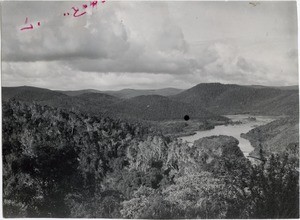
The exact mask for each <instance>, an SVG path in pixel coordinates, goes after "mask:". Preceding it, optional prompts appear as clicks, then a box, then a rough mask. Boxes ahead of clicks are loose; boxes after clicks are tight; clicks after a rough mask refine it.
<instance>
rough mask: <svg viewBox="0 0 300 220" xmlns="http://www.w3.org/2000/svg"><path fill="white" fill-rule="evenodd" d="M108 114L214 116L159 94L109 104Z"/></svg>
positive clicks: (161, 117)
mask: <svg viewBox="0 0 300 220" xmlns="http://www.w3.org/2000/svg"><path fill="white" fill-rule="evenodd" d="M109 114H111V115H118V116H119V117H128V118H132V117H133V118H140V119H144V120H155V121H157V120H170V119H182V118H183V117H184V116H185V115H189V116H190V118H191V119H193V118H198V119H200V118H211V117H216V115H215V114H212V113H210V112H208V111H207V110H205V109H204V108H195V107H194V106H192V105H190V104H186V103H182V102H178V101H174V100H171V99H169V98H167V97H164V96H159V95H148V96H138V97H134V98H131V99H127V100H123V101H121V102H118V103H116V104H114V105H111V106H110V108H109Z"/></svg>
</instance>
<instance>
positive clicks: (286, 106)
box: [171, 83, 299, 115]
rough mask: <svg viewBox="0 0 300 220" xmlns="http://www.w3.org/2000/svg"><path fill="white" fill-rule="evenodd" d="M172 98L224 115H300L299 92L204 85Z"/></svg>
mask: <svg viewBox="0 0 300 220" xmlns="http://www.w3.org/2000/svg"><path fill="white" fill-rule="evenodd" d="M171 98H172V99H173V100H175V101H179V102H185V103H188V104H191V105H193V106H194V107H196V108H200V107H202V108H205V109H207V110H208V111H211V112H213V113H215V114H224V115H225V114H242V113H250V114H262V115H294V114H298V112H299V106H298V105H299V94H298V90H281V89H274V88H251V87H248V86H239V85H233V84H220V83H203V84H198V85H197V86H194V87H192V88H190V89H188V90H185V91H183V92H181V93H180V94H177V95H174V96H171Z"/></svg>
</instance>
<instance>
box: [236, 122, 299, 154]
mask: <svg viewBox="0 0 300 220" xmlns="http://www.w3.org/2000/svg"><path fill="white" fill-rule="evenodd" d="M241 136H242V137H243V138H246V139H248V140H249V141H250V142H251V145H252V146H253V147H254V148H255V150H254V152H252V153H250V155H253V156H255V155H258V153H259V150H260V148H261V149H262V150H263V152H264V153H265V154H270V153H281V152H284V151H286V150H291V149H288V148H291V147H292V145H296V146H298V147H299V118H298V117H286V118H281V119H278V120H276V121H273V122H271V123H268V124H266V125H263V126H259V127H257V128H254V129H252V130H250V131H249V132H248V133H246V134H242V135H241Z"/></svg>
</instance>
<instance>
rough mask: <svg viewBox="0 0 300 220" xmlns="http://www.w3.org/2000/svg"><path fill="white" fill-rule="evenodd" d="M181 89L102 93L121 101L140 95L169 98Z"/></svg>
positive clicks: (123, 90) (128, 90)
mask: <svg viewBox="0 0 300 220" xmlns="http://www.w3.org/2000/svg"><path fill="white" fill-rule="evenodd" d="M182 91H183V90H182V89H176V88H164V89H148V90H142V89H122V90H119V91H104V92H103V93H106V94H109V95H113V96H116V97H118V98H122V99H129V98H133V97H137V96H141V95H160V96H171V95H176V94H179V93H180V92H182Z"/></svg>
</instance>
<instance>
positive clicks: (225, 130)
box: [179, 115, 275, 156]
mask: <svg viewBox="0 0 300 220" xmlns="http://www.w3.org/2000/svg"><path fill="white" fill-rule="evenodd" d="M225 116H226V117H227V118H230V119H231V120H232V121H234V122H236V121H241V122H242V124H238V125H219V126H216V127H215V128H214V129H212V130H208V131H197V133H196V134H194V135H190V136H185V137H179V138H181V139H182V140H184V141H187V142H189V143H191V144H193V143H194V141H195V140H198V139H199V138H203V137H208V136H213V135H227V136H232V137H234V138H236V139H238V141H239V147H240V149H241V150H242V152H243V153H244V155H245V156H248V155H249V153H250V152H251V151H253V150H254V148H253V147H252V145H251V144H250V142H249V141H248V140H246V139H244V138H241V137H240V135H241V133H247V132H248V131H250V130H251V129H253V128H255V127H257V126H260V125H264V124H267V123H269V122H271V121H273V120H275V118H274V117H269V116H251V115H225ZM249 117H255V118H256V120H255V121H251V120H249Z"/></svg>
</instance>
